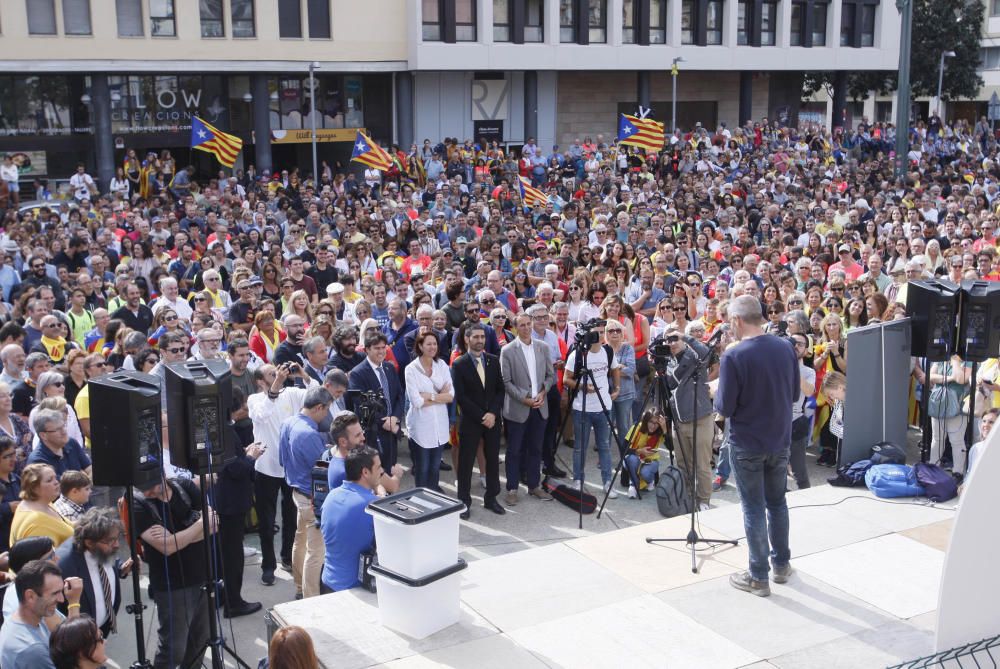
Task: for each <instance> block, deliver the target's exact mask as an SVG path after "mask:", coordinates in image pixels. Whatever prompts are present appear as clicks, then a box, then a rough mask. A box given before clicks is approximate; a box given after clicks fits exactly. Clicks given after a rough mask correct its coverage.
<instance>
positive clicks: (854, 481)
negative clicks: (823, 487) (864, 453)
mask: <svg viewBox="0 0 1000 669" xmlns="http://www.w3.org/2000/svg"><path fill="white" fill-rule="evenodd" d="M873 464H874V463H873V462H872V461H871V460H858V461H857V462H852V463H851V464H849V465H844V466H843V467H839V468H838V469H837V475H836V476H831V477H830V478H828V479H827V480H826V482H827V483H829V484H830V485H832V486H838V487H842V488H858V487H860V486H863V485H865V474H866V473H867V472H868V470H869V469H871V467H872V465H873Z"/></svg>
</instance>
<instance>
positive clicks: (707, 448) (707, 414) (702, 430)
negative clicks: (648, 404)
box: [664, 325, 715, 511]
mask: <svg viewBox="0 0 1000 669" xmlns="http://www.w3.org/2000/svg"><path fill="white" fill-rule="evenodd" d="M664 336H665V339H666V343H667V345H668V346H669V347H670V355H671V358H670V360H669V361H668V363H667V375H666V380H667V387H668V388H670V413H672V414H673V417H674V429H676V430H677V453H676V454H677V465H678V466H679V467H680V468H681V470H682V471H683V472H684V473H685V474H686V475H687V476H688V477H689V478H688V480H691V479H692V478H693V479H694V480H695V484H696V485H695V491H696V493H697V501H698V508H699V510H701V511H706V510H708V508H709V505H708V504H709V500H710V499H711V497H712V440H713V438H714V436H715V423H714V421H713V417H712V413H713V411H712V399H711V397H710V396H709V392H708V372H707V370H701V369H699V367H701V366H702V365H703V364H706V363H703V362H702V361H703V360H704V359H705V356H706V355H707V354H708V347H706V346H705V345H704V344H702V343H701V342H700V341H698V340H697V339H695V338H694V337H690V336H688V335H685V334H684V333H682V332H680V330H678V329H677V328H676V326H673V325H671V326H669V327H668V328H667V331H666V332H665V333H664ZM695 431H697V435H695ZM695 436H697V443H695ZM695 449H698V452H697V454H695ZM695 461H697V470H695V469H694V465H695Z"/></svg>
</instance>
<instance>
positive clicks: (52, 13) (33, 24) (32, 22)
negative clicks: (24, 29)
mask: <svg viewBox="0 0 1000 669" xmlns="http://www.w3.org/2000/svg"><path fill="white" fill-rule="evenodd" d="M24 2H25V9H26V10H27V12H28V34H30V35H55V34H56V0H24Z"/></svg>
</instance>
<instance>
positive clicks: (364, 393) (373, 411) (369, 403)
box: [347, 389, 387, 432]
mask: <svg viewBox="0 0 1000 669" xmlns="http://www.w3.org/2000/svg"><path fill="white" fill-rule="evenodd" d="M347 397H349V398H350V400H351V402H352V403H353V405H354V412H355V413H356V414H358V418H359V419H361V427H362V429H364V431H365V432H368V430H370V429H371V427H372V425H373V423H374V422H375V416H377V415H378V414H379V413H380V412H382V413H384V412H385V411H386V410H387V407H386V404H385V397H383V396H382V393H379V392H376V391H374V390H357V389H351V390H348V391H347Z"/></svg>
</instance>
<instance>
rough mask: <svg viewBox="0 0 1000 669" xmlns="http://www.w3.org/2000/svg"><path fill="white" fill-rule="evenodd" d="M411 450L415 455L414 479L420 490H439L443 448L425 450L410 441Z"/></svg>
mask: <svg viewBox="0 0 1000 669" xmlns="http://www.w3.org/2000/svg"><path fill="white" fill-rule="evenodd" d="M410 449H411V453H413V456H414V457H413V479H414V481H415V484H416V486H417V487H418V488H430V489H431V490H438V483H439V475H440V473H441V452H442V451H443V450H444V448H443V447H441V446H438V447H437V448H423V447H422V446H420V445H419V444H417V442H415V441H413V440H412V439H410Z"/></svg>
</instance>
